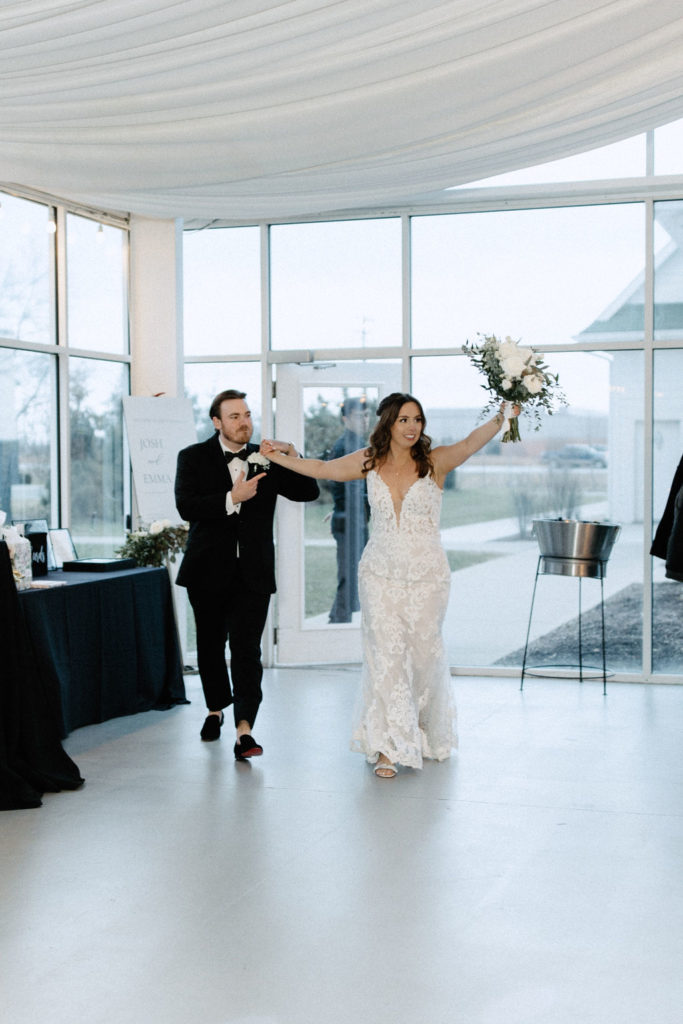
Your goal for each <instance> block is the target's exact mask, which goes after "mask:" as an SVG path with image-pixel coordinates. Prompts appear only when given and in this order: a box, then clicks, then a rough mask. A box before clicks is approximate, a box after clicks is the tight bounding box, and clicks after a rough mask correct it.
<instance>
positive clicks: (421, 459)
mask: <svg viewBox="0 0 683 1024" xmlns="http://www.w3.org/2000/svg"><path fill="white" fill-rule="evenodd" d="M406 402H414V403H415V405H416V406H417V407H418V409H419V410H420V416H421V417H422V430H421V432H420V436H419V438H418V440H417V441H416V442H415V444H414V445H413V447H412V448H411V449H410V454H411V455H412V457H413V459H414V460H415V462H416V463H417V474H418V476H427V474H431V473H433V471H434V466H433V464H432V459H431V454H430V453H431V448H432V439H431V437H429V435H428V434H425V428H426V426H427V419H426V417H425V414H424V409H423V408H422V405H421V403H420V402H418V400H417V398H413V396H412V395H408V394H405V393H404V392H402V391H394V392H393V393H392V394H390V395H387V396H386V397H385V398H383V399H382V401H381V402H380V403H379V405H378V406H377V415H378V416H379V422H378V423H377V426H376V427H375V429H374V430H373V432H372V434H371V435H370V441H369V444H368V447H367V453H366V459H365V462H364V463H363V472H364V473H368V472H369V471H370V470H371V469H376V468H379V466H381V465H382V463H383V462H384V460H385V459H386V457H387V455H388V454H389V447H390V445H391V428H392V427H393V425H394V423H395V422H396V420H397V419H398V416H399V413H400V411H401V409H402V407H403V406H404V405H405V404H406Z"/></svg>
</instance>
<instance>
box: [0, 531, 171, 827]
mask: <svg viewBox="0 0 683 1024" xmlns="http://www.w3.org/2000/svg"><path fill="white" fill-rule="evenodd" d="M3 549H4V550H3ZM47 581H48V582H50V583H52V582H60V583H63V584H64V586H59V587H53V588H51V589H47V590H25V591H21V592H20V593H19V594H17V592H16V589H15V587H14V583H13V581H12V579H11V573H10V571H9V558H8V555H7V547H6V545H4V544H0V584H1V586H0V590H1V593H2V604H1V605H0V616H1V618H0V622H1V623H2V657H3V660H4V664H5V668H3V671H2V682H1V684H0V726H1V727H0V808H4V809H7V808H14V807H37V806H39V805H40V795H41V794H42V793H43V792H48V791H56V790H59V789H66V788H75V787H76V786H78V785H80V784H81V783H82V781H83V780H82V779H81V778H80V775H79V773H78V769H77V767H76V765H75V764H74V763H73V761H71V760H70V758H68V757H67V755H66V753H65V752H64V751H63V749H62V747H61V743H60V737H61V738H63V737H64V736H66V735H67V734H68V733H69V732H70V731H71V730H72V729H77V728H79V727H80V726H83V725H91V724H94V723H97V722H103V721H105V720H106V719H109V718H114V717H117V716H119V715H129V714H135V713H137V712H139V711H148V710H150V709H152V708H158V709H163V708H169V707H171V706H173V705H174V704H186V703H189V702H188V701H187V700H186V698H185V686H184V683H183V675H182V662H181V655H180V646H179V643H178V634H177V630H176V625H175V618H174V614H173V598H172V594H171V584H170V580H169V577H168V573H167V571H166V570H165V569H132V570H128V571H122V572H111V573H64V572H51V573H49V575H48V576H47Z"/></svg>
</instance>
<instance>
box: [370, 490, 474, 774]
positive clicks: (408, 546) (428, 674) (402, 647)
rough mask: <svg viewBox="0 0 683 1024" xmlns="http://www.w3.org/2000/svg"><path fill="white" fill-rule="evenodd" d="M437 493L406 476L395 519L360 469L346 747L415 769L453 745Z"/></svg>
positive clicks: (384, 496)
mask: <svg viewBox="0 0 683 1024" xmlns="http://www.w3.org/2000/svg"><path fill="white" fill-rule="evenodd" d="M441 498H442V492H441V489H440V488H439V487H438V485H437V484H436V483H435V482H434V481H433V480H432V479H431V477H421V478H420V479H418V480H416V481H415V483H414V484H413V485H412V486H411V488H410V489H409V491H408V492H407V494H406V496H405V498H404V500H403V504H402V506H401V510H400V517H397V515H396V511H395V509H394V503H393V501H392V497H391V493H390V491H389V488H388V487H387V485H386V484H385V483H384V481H383V480H382V479H381V477H380V476H379V474H378V473H377V472H376V471H374V470H372V471H371V472H370V473H368V500H369V502H370V506H371V509H372V519H371V522H372V533H371V536H370V540H369V541H368V544H367V546H366V548H365V551H364V552H363V557H362V558H361V561H360V565H359V571H358V582H359V590H360V600H361V608H362V615H361V633H362V640H363V655H364V658H363V674H362V679H361V693H360V699H359V702H358V706H357V709H356V716H355V727H354V730H353V734H352V740H351V747H352V749H353V750H356V751H360V752H362V753H364V754H365V755H366V757H367V759H368V760H369V761H371V762H373V763H374V762H375V761H376V760H377V757H378V755H379V753H380V752H381V753H384V754H386V755H387V757H388V758H389V759H390V760H391V761H393V762H394V763H396V764H403V765H407V766H409V767H411V768H421V767H422V759H423V758H424V757H427V758H433V759H435V760H439V761H441V760H443V759H444V758H447V757H449V756H450V754H451V751H452V749H453V747H455V746H456V745H457V734H456V727H455V720H456V713H455V704H454V701H453V697H452V683H451V676H450V672H449V668H448V660H447V657H446V650H445V646H444V643H443V637H442V632H441V630H442V626H443V621H444V617H445V614H446V608H447V605H448V594H449V590H450V569H449V566H448V559H447V558H446V553H445V551H444V550H443V547H442V545H441V537H440V533H439V520H440V515H441Z"/></svg>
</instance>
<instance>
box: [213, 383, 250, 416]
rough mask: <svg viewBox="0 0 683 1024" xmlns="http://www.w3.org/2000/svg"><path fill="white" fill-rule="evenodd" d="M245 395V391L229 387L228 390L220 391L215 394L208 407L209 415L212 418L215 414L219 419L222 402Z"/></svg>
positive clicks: (244, 396)
mask: <svg viewBox="0 0 683 1024" xmlns="http://www.w3.org/2000/svg"><path fill="white" fill-rule="evenodd" d="M246 397H247V393H246V391H235V389H234V388H231V389H230V390H229V391H221V393H220V395H216V397H215V398H214V400H213V402H212V403H211V408H210V409H209V417H210V418H211V419H213V418H214V416H217V417H218V418H219V419H220V418H221V405H222V404H223V402H230V401H232V400H233V399H235V398H246Z"/></svg>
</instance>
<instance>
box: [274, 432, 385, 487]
mask: <svg viewBox="0 0 683 1024" xmlns="http://www.w3.org/2000/svg"><path fill="white" fill-rule="evenodd" d="M279 444H280V442H278V441H272V440H263V441H261V448H260V452H261V455H265V456H266V458H267V459H270V460H271V462H275V463H276V464H277V465H278V466H282V467H283V468H284V469H291V470H292V471H293V472H294V473H300V474H301V475H302V476H311V477H313V479H314V480H339V481H344V480H360V479H361V478H362V476H363V463H364V462H365V460H366V457H367V452H366V449H365V448H359V449H358V451H355V452H351V453H350V454H349V455H343V456H342V457H341V458H340V459H330V460H329V462H326V461H325V460H324V459H301V458H299V456H298V455H285V453H284V452H283V451H282V449H281V448H280V447H279Z"/></svg>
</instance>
